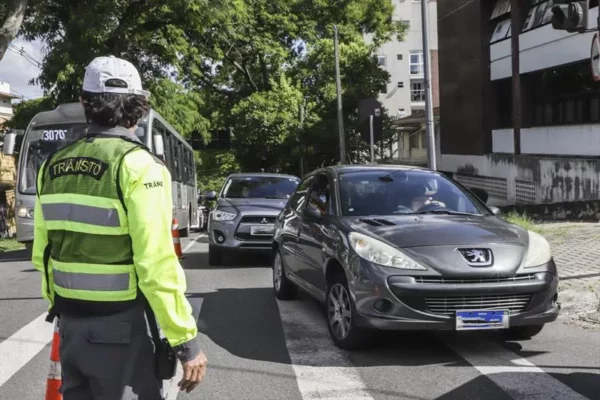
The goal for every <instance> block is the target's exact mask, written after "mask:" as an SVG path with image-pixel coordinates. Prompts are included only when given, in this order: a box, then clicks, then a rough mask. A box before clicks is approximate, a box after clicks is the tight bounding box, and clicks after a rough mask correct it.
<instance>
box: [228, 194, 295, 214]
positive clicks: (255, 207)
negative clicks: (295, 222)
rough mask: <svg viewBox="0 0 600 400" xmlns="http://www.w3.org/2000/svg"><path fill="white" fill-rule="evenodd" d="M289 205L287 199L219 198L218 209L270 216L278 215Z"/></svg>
mask: <svg viewBox="0 0 600 400" xmlns="http://www.w3.org/2000/svg"><path fill="white" fill-rule="evenodd" d="M286 203H287V199H260V198H256V199H254V198H252V199H227V198H219V199H218V200H217V208H219V209H222V210H224V211H227V210H228V209H229V210H235V211H236V212H237V213H241V212H255V211H260V212H266V213H269V214H278V213H279V212H280V211H281V210H283V208H284V207H285V205H286Z"/></svg>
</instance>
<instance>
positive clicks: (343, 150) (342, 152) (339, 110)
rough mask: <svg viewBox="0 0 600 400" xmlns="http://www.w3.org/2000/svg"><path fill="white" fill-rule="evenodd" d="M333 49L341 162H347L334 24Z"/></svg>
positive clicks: (335, 27) (336, 37) (338, 56)
mask: <svg viewBox="0 0 600 400" xmlns="http://www.w3.org/2000/svg"><path fill="white" fill-rule="evenodd" d="M333 32H334V37H333V49H334V53H335V86H336V89H337V119H338V132H339V136H340V163H341V164H346V134H345V133H344V114H343V112H342V81H341V78H340V53H339V48H338V30H337V26H336V25H334V26H333Z"/></svg>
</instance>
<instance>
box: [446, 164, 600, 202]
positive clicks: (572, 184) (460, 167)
mask: <svg viewBox="0 0 600 400" xmlns="http://www.w3.org/2000/svg"><path fill="white" fill-rule="evenodd" d="M440 164H441V165H443V169H444V171H448V172H452V173H454V174H455V176H456V178H457V179H458V180H459V181H462V182H463V183H466V184H468V185H471V186H473V185H474V186H479V187H483V188H484V189H486V190H488V192H490V198H491V199H490V202H491V203H493V204H494V205H508V204H515V203H522V204H541V203H544V204H546V203H558V202H565V201H591V200H598V199H600V160H599V159H586V158H564V157H561V158H558V157H544V156H527V155H521V156H516V157H515V156H514V155H509V154H490V155H485V156H468V155H457V154H442V156H441V163H440Z"/></svg>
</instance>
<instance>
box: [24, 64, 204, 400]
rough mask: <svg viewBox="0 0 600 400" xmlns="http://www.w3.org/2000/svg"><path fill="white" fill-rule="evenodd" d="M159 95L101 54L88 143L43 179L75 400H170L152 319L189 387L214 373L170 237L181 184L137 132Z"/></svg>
mask: <svg viewBox="0 0 600 400" xmlns="http://www.w3.org/2000/svg"><path fill="white" fill-rule="evenodd" d="M148 97H149V93H148V92H147V91H145V90H143V89H142V84H141V78H140V75H139V73H138V71H137V70H136V69H135V67H134V66H133V65H132V64H131V63H129V62H128V61H125V60H122V59H119V58H115V57H112V56H111V57H97V58H95V59H94V60H93V61H92V62H91V63H90V64H89V65H88V66H87V68H86V71H85V77H84V81H83V90H82V94H81V97H80V101H81V103H82V105H83V108H84V111H85V116H86V118H87V120H88V124H89V126H88V128H87V133H86V136H85V137H83V138H81V139H79V140H77V141H75V142H73V143H71V144H70V145H67V146H66V147H65V148H63V149H60V150H58V151H56V152H55V153H53V154H51V155H50V156H49V157H48V159H46V161H45V162H44V163H43V164H42V166H41V167H40V170H39V173H38V177H37V198H36V204H35V219H34V224H35V236H34V246H33V257H32V258H33V263H34V265H35V267H36V268H37V269H38V270H39V271H40V272H42V293H43V296H44V298H45V299H46V300H48V301H49V302H50V308H49V316H50V317H49V320H50V321H51V320H52V319H53V317H54V316H55V315H58V316H59V318H60V323H59V332H60V338H61V343H60V361H61V365H62V374H63V382H62V389H61V391H62V394H63V398H64V399H65V400H85V399H95V400H118V399H138V400H158V399H162V398H163V397H162V396H163V394H162V380H161V379H160V377H159V375H160V374H158V373H157V371H156V358H155V356H154V347H153V342H152V340H151V337H150V336H149V335H148V329H147V325H146V319H145V314H146V315H148V316H152V317H154V316H155V318H156V321H157V322H158V325H159V326H160V328H162V331H163V333H164V336H165V337H166V339H167V341H168V344H170V345H171V347H172V350H171V349H169V351H174V353H175V354H176V356H177V358H179V360H180V362H181V365H182V367H183V379H182V380H181V381H180V382H179V386H180V390H185V391H187V392H188V393H189V392H190V391H191V390H193V389H194V388H195V387H196V386H197V385H198V384H199V382H200V381H201V379H202V378H203V376H204V374H205V369H206V363H207V360H206V357H205V355H204V353H203V352H202V351H201V350H200V346H199V343H198V339H197V337H196V335H197V327H196V320H195V318H194V317H193V315H192V309H191V306H190V304H189V302H188V301H187V299H186V297H185V291H186V281H185V275H184V272H183V269H182V267H181V266H180V264H179V261H178V258H177V256H176V254H175V251H174V248H173V242H172V237H171V222H172V200H171V176H170V174H169V172H168V170H167V169H166V168H165V166H164V164H163V163H162V162H161V161H160V160H159V159H157V158H156V157H154V155H153V154H152V153H151V152H150V151H149V150H148V149H147V148H146V147H144V146H143V145H142V144H141V142H140V141H139V140H138V138H137V137H136V135H135V134H134V133H133V132H135V130H136V127H137V123H138V121H139V120H140V118H142V116H143V115H144V114H145V113H146V112H147V111H148V108H149V106H148ZM147 134H150V133H147ZM148 305H149V307H148ZM150 310H152V311H150ZM150 319H151V318H150V317H148V320H149V322H150ZM155 331H157V330H156V329H155ZM171 354H172V353H171ZM173 360H174V358H173Z"/></svg>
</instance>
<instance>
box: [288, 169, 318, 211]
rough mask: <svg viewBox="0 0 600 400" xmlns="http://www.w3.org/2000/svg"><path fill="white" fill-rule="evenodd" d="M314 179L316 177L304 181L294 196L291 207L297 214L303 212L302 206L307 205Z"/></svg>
mask: <svg viewBox="0 0 600 400" xmlns="http://www.w3.org/2000/svg"><path fill="white" fill-rule="evenodd" d="M313 178H314V176H309V177H308V178H306V179H304V180H303V181H302V182H301V183H300V185H299V186H298V189H297V190H296V193H294V195H293V196H292V199H291V200H290V207H291V208H292V209H293V210H295V211H296V212H301V210H302V206H303V205H304V204H305V203H306V196H307V195H308V189H310V185H311V183H312V181H313Z"/></svg>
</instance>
